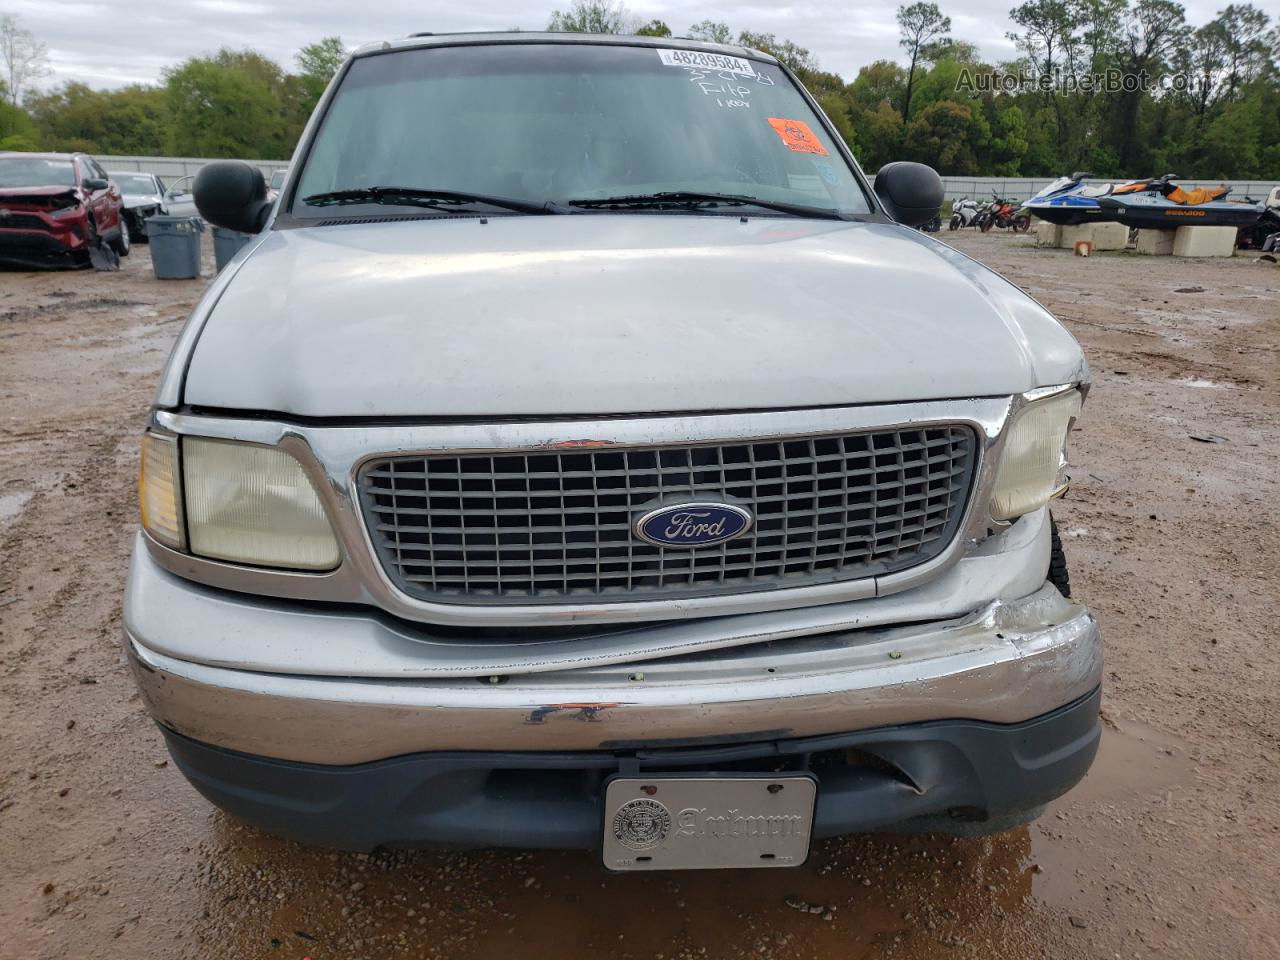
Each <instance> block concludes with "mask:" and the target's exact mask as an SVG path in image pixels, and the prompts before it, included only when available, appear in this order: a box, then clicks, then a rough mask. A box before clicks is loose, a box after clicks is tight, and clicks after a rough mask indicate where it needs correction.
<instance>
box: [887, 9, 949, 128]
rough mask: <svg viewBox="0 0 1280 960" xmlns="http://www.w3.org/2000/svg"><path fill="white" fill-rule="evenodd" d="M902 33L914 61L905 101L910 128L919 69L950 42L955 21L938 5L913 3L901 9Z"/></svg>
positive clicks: (904, 113) (904, 112)
mask: <svg viewBox="0 0 1280 960" xmlns="http://www.w3.org/2000/svg"><path fill="white" fill-rule="evenodd" d="M898 32H899V33H900V34H901V36H900V37H899V39H898V45H899V46H900V47H902V48H903V49H904V50H906V51H907V56H908V57H909V58H910V61H911V62H910V64H909V65H908V67H907V90H906V93H905V94H904V95H903V98H902V124H903V126H906V125H907V123H909V122H910V120H911V88H912V86H913V85H914V83H915V78H916V67H917V66H918V65H919V64H920V63H921V61H925V60H928V59H930V58H931V56H932V55H933V54H934V52H935V51H937V50H938V48H939V45H940V44H945V43H946V42H947V41H948V40H949V36H948V35H949V34H950V33H951V18H950V17H944V16H943V15H942V11H941V10H939V9H938V5H937V4H936V3H923V2H919V3H913V4H911V6H909V7H906V6H903V7H899V8H898Z"/></svg>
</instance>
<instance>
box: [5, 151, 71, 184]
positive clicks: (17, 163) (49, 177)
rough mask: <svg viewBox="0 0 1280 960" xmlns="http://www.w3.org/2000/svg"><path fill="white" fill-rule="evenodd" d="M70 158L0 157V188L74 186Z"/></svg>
mask: <svg viewBox="0 0 1280 960" xmlns="http://www.w3.org/2000/svg"><path fill="white" fill-rule="evenodd" d="M75 185H76V174H75V169H74V168H73V167H72V166H71V161H70V160H47V159H45V158H44V157H0V189H2V188H4V187H74V186H75Z"/></svg>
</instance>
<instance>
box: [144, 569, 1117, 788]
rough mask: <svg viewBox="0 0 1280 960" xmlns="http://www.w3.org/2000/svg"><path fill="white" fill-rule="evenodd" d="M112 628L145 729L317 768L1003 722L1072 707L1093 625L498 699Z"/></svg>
mask: <svg viewBox="0 0 1280 960" xmlns="http://www.w3.org/2000/svg"><path fill="white" fill-rule="evenodd" d="M191 589H199V588H195V587H192V588H191ZM295 616H296V617H297V620H298V623H297V626H296V631H297V632H296V634H295V636H294V637H293V638H292V639H293V641H294V642H296V643H297V644H299V645H303V646H305V645H309V644H312V643H314V642H315V635H314V633H312V632H311V631H310V630H309V626H311V625H314V624H315V622H316V620H317V618H320V617H323V616H324V615H323V614H317V613H315V612H313V611H310V610H308V611H299V612H298V613H297V614H295ZM128 622H129V618H128V617H126V637H125V644H126V648H127V651H128V654H129V662H130V664H131V665H132V667H133V671H134V674H135V676H136V678H137V682H138V686H139V689H140V690H141V691H142V695H143V697H144V699H145V701H146V704H147V708H148V710H149V711H150V712H151V714H152V716H153V717H155V719H156V720H157V721H158V722H159V723H161V724H162V725H164V726H165V727H167V728H169V729H171V730H173V731H176V732H177V733H179V734H182V735H184V736H186V737H189V738H191V739H193V740H196V741H199V742H201V743H204V744H209V745H212V746H216V747H222V748H225V749H229V750H235V751H239V752H242V753H246V754H253V755H257V756H261V757H272V758H276V759H281V760H291V761H299V762H305V763H316V764H334V765H345V764H358V763H364V762H368V761H374V760H379V759H383V758H388V757H396V756H401V755H406V754H415V753H422V752H429V751H461V750H465V751H500V750H501V751H552V750H555V751H573V750H598V749H604V750H610V749H614V750H625V749H634V748H638V747H654V746H679V745H686V744H703V745H706V744H716V743H719V744H723V743H726V742H735V741H759V740H775V739H781V738H791V737H805V736H814V735H821V734H827V733H836V732H846V731H853V730H859V729H864V728H870V727H880V726H885V725H890V724H908V723H916V722H923V721H929V720H943V719H971V720H983V721H989V722H993V723H1018V722H1021V721H1025V720H1028V719H1031V718H1033V717H1037V716H1041V715H1043V714H1045V713H1047V712H1049V711H1052V710H1054V709H1056V708H1058V707H1061V706H1063V705H1065V704H1068V703H1071V702H1073V701H1075V700H1077V699H1078V698H1080V697H1083V696H1085V695H1086V694H1088V693H1090V692H1091V691H1093V690H1094V689H1096V688H1097V686H1098V684H1099V683H1100V682H1101V676H1102V646H1101V638H1100V635H1099V632H1098V627H1097V623H1096V621H1095V620H1094V618H1093V617H1092V615H1091V614H1090V613H1089V611H1088V610H1087V609H1086V608H1085V607H1083V606H1081V605H1080V604H1077V603H1074V602H1071V601H1069V600H1065V599H1063V598H1062V596H1061V595H1060V594H1059V593H1058V592H1057V590H1055V589H1054V588H1053V587H1052V586H1049V585H1045V586H1043V587H1041V588H1040V589H1038V590H1035V591H1034V592H1032V593H1031V594H1029V595H1027V596H1024V597H1023V598H1021V599H1018V600H1013V601H1009V600H996V601H992V602H990V603H988V604H987V605H986V606H984V607H983V608H982V609H980V610H979V611H977V612H976V613H973V614H971V615H968V616H962V617H959V618H956V619H951V620H946V621H941V622H933V623H925V624H917V625H912V626H896V627H893V626H890V627H881V628H872V629H862V630H846V631H843V632H833V633H826V634H821V635H816V636H809V637H796V638H793V639H789V640H784V641H777V642H774V643H760V644H754V645H750V646H738V647H733V648H730V649H723V650H717V651H710V652H705V653H698V654H688V655H685V656H681V657H675V658H669V659H665V660H658V661H652V662H645V663H638V664H637V663H631V664H606V665H601V666H595V667H585V668H580V669H574V670H562V671H555V672H546V673H535V674H527V675H521V676H511V677H508V678H505V679H504V680H503V681H502V682H498V683H491V682H487V681H486V680H485V679H483V678H474V677H472V678H466V679H454V678H417V679H396V678H389V677H367V678H351V677H335V676H316V675H311V676H299V675H281V674H277V673H261V672H251V671H248V670H243V669H231V668H227V667H221V666H211V665H208V664H202V663H194V662H191V661H187V660H181V659H178V658H175V657H173V656H169V655H166V654H164V653H159V652H157V651H156V650H154V649H152V648H151V647H150V646H149V645H148V644H147V642H146V639H145V638H143V637H140V636H137V635H136V634H135V633H133V632H132V631H130V630H129V629H128V626H127V625H128ZM171 626H172V628H173V629H174V630H177V631H181V630H183V629H184V626H185V625H184V624H181V623H175V624H171Z"/></svg>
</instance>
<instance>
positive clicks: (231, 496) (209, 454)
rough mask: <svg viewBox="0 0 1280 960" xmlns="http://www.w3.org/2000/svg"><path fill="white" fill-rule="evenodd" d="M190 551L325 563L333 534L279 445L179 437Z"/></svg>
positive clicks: (332, 553) (289, 563)
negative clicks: (265, 445) (267, 445)
mask: <svg viewBox="0 0 1280 960" xmlns="http://www.w3.org/2000/svg"><path fill="white" fill-rule="evenodd" d="M182 484H183V492H184V493H185V495H186V507H187V510H186V514H187V541H188V543H189V545H190V549H191V552H192V553H194V554H197V555H199V556H202V557H210V558H213V559H216V560H229V561H231V562H233V563H250V564H255V565H257V566H263V567H287V568H291V569H295V570H331V569H333V568H334V567H336V566H337V565H338V541H337V539H336V538H335V537H334V535H333V528H332V527H331V526H330V525H329V518H328V517H327V516H325V512H324V506H323V504H321V502H320V497H319V496H318V495H317V494H316V491H315V488H314V487H313V486H312V485H311V481H310V480H309V479H308V478H307V475H306V473H305V472H303V469H302V465H301V464H300V463H298V461H297V460H295V459H294V458H293V457H291V456H290V455H289V454H287V453H285V452H284V451H282V450H277V449H275V448H273V447H262V446H257V445H255V444H249V443H236V442H232V441H227V440H209V439H205V438H203V437H184V438H183V439H182Z"/></svg>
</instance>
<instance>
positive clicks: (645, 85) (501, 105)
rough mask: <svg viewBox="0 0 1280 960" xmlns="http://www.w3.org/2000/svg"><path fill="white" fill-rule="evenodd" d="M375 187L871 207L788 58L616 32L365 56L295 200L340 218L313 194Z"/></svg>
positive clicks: (345, 84)
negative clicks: (785, 67)
mask: <svg viewBox="0 0 1280 960" xmlns="http://www.w3.org/2000/svg"><path fill="white" fill-rule="evenodd" d="M375 186H383V187H385V186H395V187H402V188H417V189H430V190H439V191H454V192H457V193H467V194H478V195H483V196H492V197H503V198H508V199H512V200H519V201H525V202H527V203H533V204H544V203H547V202H552V203H556V204H563V203H567V202H569V201H573V200H589V199H597V198H607V197H617V196H627V197H634V196H638V195H648V194H653V193H665V192H677V191H696V192H699V193H718V194H731V195H734V196H738V197H746V196H750V197H757V198H760V199H762V200H768V201H772V202H774V203H782V204H794V205H797V206H804V207H809V208H813V209H820V210H826V211H829V212H835V213H842V214H859V213H869V212H870V206H869V204H868V202H867V199H866V197H865V196H864V194H863V192H862V190H861V188H860V187H859V185H858V182H857V180H856V179H855V178H854V175H853V172H852V170H851V169H850V168H849V166H848V164H846V162H845V161H844V159H843V158H842V157H841V155H840V153H839V150H838V149H837V147H836V144H835V143H834V142H833V140H832V139H831V137H830V136H829V135H828V134H827V132H826V130H825V129H824V128H823V126H822V123H821V121H820V120H819V118H818V117H817V116H816V115H815V113H814V112H813V111H812V110H811V109H810V108H809V106H808V104H807V103H806V102H805V99H804V97H803V96H802V95H801V93H800V91H799V90H797V89H796V87H795V86H794V85H793V84H792V82H791V80H789V79H788V78H787V76H786V75H785V74H784V73H783V72H782V70H781V69H779V68H778V67H777V66H775V65H773V64H768V63H763V62H760V61H757V60H744V59H741V58H737V57H727V56H723V55H721V54H707V53H700V52H697V51H691V50H676V49H658V48H654V47H630V46H620V45H615V44H596V45H590V44H563V43H562V44H534V43H514V44H485V45H474V46H462V47H437V48H426V49H418V50H407V51H402V52H397V53H393V54H383V55H379V56H371V57H364V58H361V59H357V60H356V61H355V62H354V63H353V64H352V65H351V68H350V69H349V71H348V72H347V74H346V76H345V77H344V78H343V80H342V84H341V86H340V87H339V89H338V92H337V95H336V97H335V99H334V101H333V103H332V105H331V106H330V107H329V110H328V112H327V113H326V115H325V118H324V122H323V124H322V125H321V127H320V131H319V133H318V134H317V136H316V139H315V142H314V144H313V145H312V147H311V150H310V152H309V154H308V156H307V158H306V165H305V167H304V169H303V171H302V175H301V178H300V180H299V187H298V189H297V191H296V195H297V197H298V198H299V199H297V200H296V201H295V202H294V204H293V207H292V212H293V214H294V215H295V216H299V217H332V216H333V209H332V207H328V206H320V205H311V204H308V203H306V202H305V200H303V199H301V198H305V197H312V196H317V195H321V194H328V193H332V192H333V191H341V190H360V189H363V188H369V187H375ZM384 203H385V201H384ZM349 209H351V212H353V213H355V212H356V211H357V210H358V211H359V212H360V213H362V214H363V213H366V212H373V211H374V210H375V209H376V208H375V207H373V206H371V205H365V204H357V205H356V206H355V207H354V208H349ZM628 209H633V208H628ZM743 209H744V208H742V207H737V208H734V209H733V210H732V211H727V210H721V212H733V213H734V214H735V215H736V214H738V213H740V212H741V211H742V210H743ZM756 212H757V211H756V210H754V209H753V210H752V214H753V215H755V214H756ZM759 212H760V213H761V214H766V215H767V214H769V213H770V212H769V211H766V210H760V211H759Z"/></svg>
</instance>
